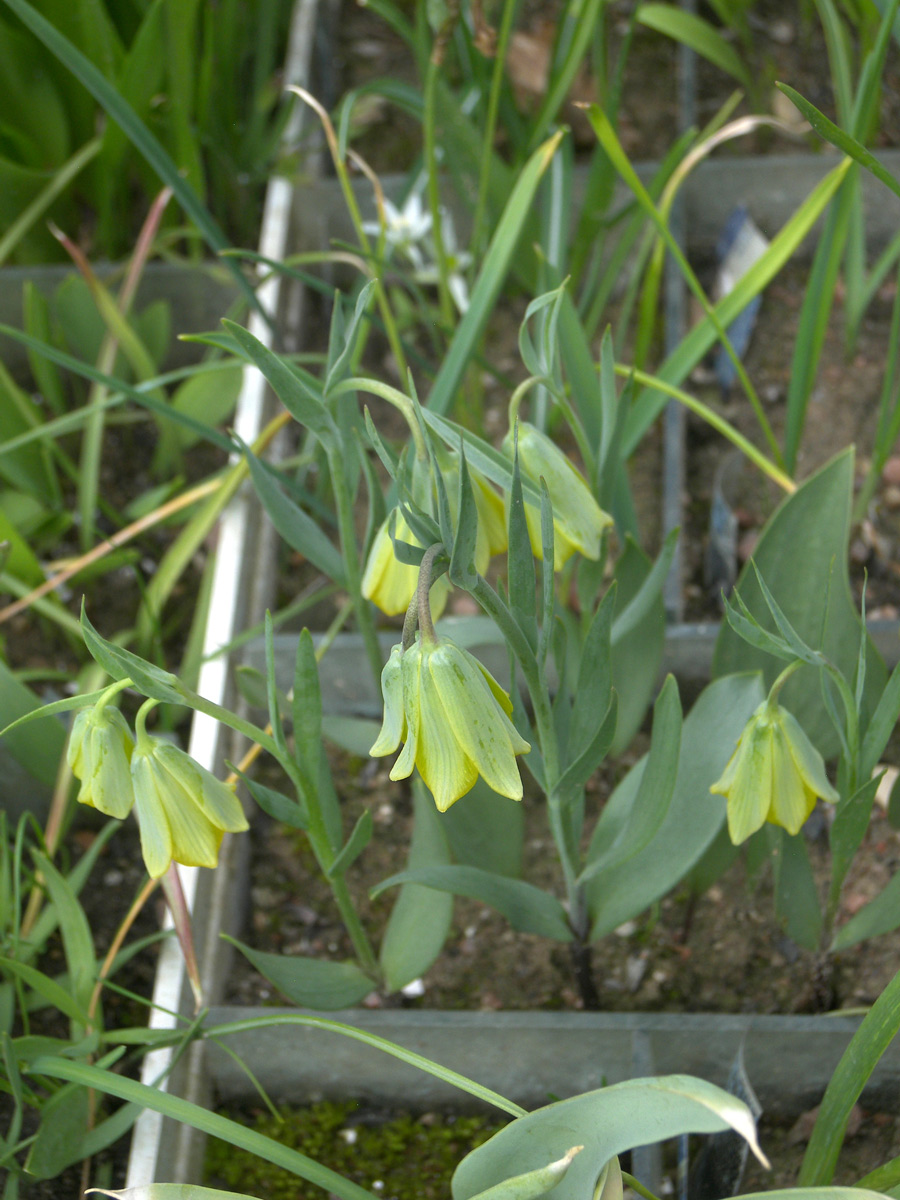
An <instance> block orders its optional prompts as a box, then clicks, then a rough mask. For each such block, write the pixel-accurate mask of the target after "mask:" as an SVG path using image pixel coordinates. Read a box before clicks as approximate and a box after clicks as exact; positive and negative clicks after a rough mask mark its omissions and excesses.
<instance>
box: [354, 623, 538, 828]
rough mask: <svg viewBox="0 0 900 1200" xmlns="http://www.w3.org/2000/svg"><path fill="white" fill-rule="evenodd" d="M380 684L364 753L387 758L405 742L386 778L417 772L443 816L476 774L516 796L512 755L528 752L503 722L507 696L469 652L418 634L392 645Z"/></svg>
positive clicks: (518, 790)
mask: <svg viewBox="0 0 900 1200" xmlns="http://www.w3.org/2000/svg"><path fill="white" fill-rule="evenodd" d="M381 679H382V691H383V694H384V704H385V713H384V723H383V725H382V729H381V733H380V734H379V736H378V738H377V740H376V742H375V744H374V745H373V747H372V749H371V750H370V751H369V753H370V754H372V755H374V756H375V757H378V756H380V755H385V754H392V753H393V752H394V751H395V750H396V749H397V747H398V746H399V745H400V743H401V741H403V742H405V746H404V748H403V751H402V753H401V754H400V756H399V757H398V759H397V761H396V762H395V763H394V766H393V768H392V770H391V779H406V778H407V777H408V776H409V775H411V774H412V770H413V767H418V768H419V774H420V775H421V776H422V779H423V780H424V782H425V784H426V786H427V787H428V789H429V790H430V791H431V794H432V795H433V796H434V801H435V804H436V805H437V807H438V808H439V809H440V811H441V812H445V811H446V810H447V809H448V808H449V807H450V805H451V804H453V803H455V802H456V801H457V800H458V799H459V798H460V796H464V795H465V794H466V792H467V791H469V789H470V788H471V787H472V786H473V784H474V783H475V780H476V779H477V778H478V776H479V775H481V776H482V778H483V779H484V781H485V783H486V784H487V785H488V786H489V787H491V788H493V790H494V791H495V792H499V794H500V795H501V796H508V797H509V798H510V799H511V800H521V799H522V780H521V777H520V775H519V769H518V766H517V764H516V755H517V754H526V753H527V752H528V751H529V750H530V749H531V747H530V745H529V744H528V742H526V741H525V740H524V739H523V738H522V737H521V736H520V734H519V731H518V730H517V729H516V727H515V725H513V723H512V721H511V720H510V719H509V718H510V714H511V713H512V704H511V703H510V699H509V696H508V695H507V694H506V692H505V691H504V690H503V688H501V687H500V685H499V684H498V683H497V681H496V680H495V679H494V677H493V676H492V675H491V674H490V673H489V672H488V671H486V670H485V669H484V667H483V666H482V665H481V663H480V662H478V660H477V659H476V658H473V657H472V655H471V654H469V653H468V651H466V650H463V649H462V648H461V647H460V646H457V645H456V644H455V643H454V642H451V641H449V640H448V639H447V638H439V639H437V640H436V641H430V640H428V639H423V638H422V637H421V635H420V636H419V637H418V639H417V640H416V642H415V643H414V644H413V645H412V646H410V647H409V649H408V650H406V651H401V649H400V647H399V646H395V647H394V649H393V650H392V651H391V657H390V659H389V660H388V662H387V664H386V665H385V668H384V671H383V672H382V677H381Z"/></svg>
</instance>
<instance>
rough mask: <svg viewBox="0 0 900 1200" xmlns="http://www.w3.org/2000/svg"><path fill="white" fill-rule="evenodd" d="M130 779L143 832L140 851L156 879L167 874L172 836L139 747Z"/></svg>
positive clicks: (149, 872)
mask: <svg viewBox="0 0 900 1200" xmlns="http://www.w3.org/2000/svg"><path fill="white" fill-rule="evenodd" d="M131 779H132V784H133V786H134V799H135V806H136V808H137V816H138V825H139V826H140V831H141V853H142V854H143V856H144V863H145V865H146V867H147V872H148V874H149V875H150V876H151V877H152V878H153V879H158V878H159V876H160V875H164V874H165V873H166V871H167V870H168V868H169V864H170V863H171V861H172V835H171V833H170V832H169V822H168V818H167V817H166V812H165V809H164V808H163V806H162V803H161V801H160V799H159V796H158V795H157V792H156V785H155V782H154V778H153V772H152V770H151V768H150V764H149V763H148V761H147V755H146V754H144V753H142V752H140V751H138V750H136V751H135V752H134V754H133V755H132V759H131Z"/></svg>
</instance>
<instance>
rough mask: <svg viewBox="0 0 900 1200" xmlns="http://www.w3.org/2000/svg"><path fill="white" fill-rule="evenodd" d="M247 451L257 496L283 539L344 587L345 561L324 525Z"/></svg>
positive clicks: (247, 448)
mask: <svg viewBox="0 0 900 1200" xmlns="http://www.w3.org/2000/svg"><path fill="white" fill-rule="evenodd" d="M243 452H244V455H245V457H246V459H247V464H248V466H249V467H250V478H251V479H252V480H253V486H254V487H255V489H256V493H257V495H258V496H259V498H260V500H261V502H262V505H263V507H264V508H265V510H266V512H267V513H268V515H269V519H270V520H271V522H272V524H273V525H274V526H275V528H276V530H277V531H278V533H279V534H280V536H281V537H282V538H283V539H284V541H285V542H286V543H287V544H288V545H289V546H290V547H291V548H292V549H293V550H296V551H297V553H298V554H302V555H303V557H304V558H307V559H309V561H310V562H311V563H312V564H313V566H315V567H317V568H318V569H319V570H320V571H321V572H322V573H323V574H324V575H327V576H328V578H329V579H331V580H333V581H334V582H335V583H338V584H343V583H344V560H343V559H342V558H341V555H340V551H338V550H337V549H336V548H335V546H334V545H333V543H332V542H330V541H329V539H328V538H327V537H326V535H325V534H324V533H323V532H322V528H321V526H320V525H319V524H317V523H316V522H315V521H314V520H313V519H312V517H310V516H309V514H308V513H305V512H304V511H303V509H302V508H301V507H300V506H299V505H298V504H295V503H294V501H293V500H292V499H291V498H290V496H288V495H287V494H286V493H285V492H284V491H283V490H282V488H281V486H280V485H279V483H278V482H277V481H276V478H275V476H274V474H273V473H272V471H271V470H270V469H269V468H268V467H267V466H266V465H265V463H263V462H262V461H261V460H260V459H258V458H257V457H256V455H255V454H254V453H253V451H252V450H251V449H250V448H249V446H244V447H243Z"/></svg>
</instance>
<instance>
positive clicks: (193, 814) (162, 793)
mask: <svg viewBox="0 0 900 1200" xmlns="http://www.w3.org/2000/svg"><path fill="white" fill-rule="evenodd" d="M153 703H155V702H154V701H150V702H149V706H152V704H153ZM147 707H148V705H144V706H142V708H141V709H140V711H139V712H138V716H137V721H136V732H137V744H136V745H135V747H134V752H133V753H132V756H131V778H132V784H133V787H134V800H135V805H136V807H137V815H138V823H139V825H140V829H141V853H142V854H143V856H144V862H145V864H146V866H147V871H148V873H149V874H150V875H151V876H152V877H153V878H157V877H159V876H160V875H164V874H165V872H166V871H167V870H168V868H169V865H170V864H171V863H172V862H173V861H174V862H177V863H182V864H183V865H184V866H187V867H214V866H215V865H216V863H217V862H218V860H219V848H220V846H221V845H222V838H223V836H224V834H226V833H240V832H242V831H244V830H245V829H248V828H249V826H248V824H247V818H246V817H245V816H244V810H243V808H242V807H241V803H240V801H239V800H238V798H237V796H236V795H235V794H234V787H233V786H231V785H229V784H226V783H222V782H221V781H220V780H218V779H216V777H215V776H214V775H212V774H211V773H210V772H209V771H207V770H206V768H205V767H201V766H200V764H199V763H198V762H195V760H194V759H193V758H191V756H190V755H189V754H187V753H185V751H184V750H180V749H179V748H178V747H177V746H174V745H173V744H172V743H171V742H168V741H166V740H165V739H164V738H161V737H154V736H152V735H151V734H148V733H147V732H146V730H145V728H144V720H145V719H146V714H145V708H147Z"/></svg>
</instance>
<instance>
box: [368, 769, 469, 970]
mask: <svg viewBox="0 0 900 1200" xmlns="http://www.w3.org/2000/svg"><path fill="white" fill-rule="evenodd" d="M450 811H451V812H455V806H454V808H453V809H451V810H450ZM413 813H414V823H413V834H412V840H411V842H410V846H409V858H408V866H409V868H410V869H412V870H418V869H421V868H427V867H431V866H440V865H445V864H447V863H449V861H450V853H449V849H448V846H447V839H446V837H445V835H444V830H443V828H442V826H441V819H440V817H439V815H438V812H437V809H436V808H435V806H434V801H433V800H432V798H431V796H430V795H429V794H428V792H427V789H426V788H425V786H424V784H423V783H422V782H421V780H418V779H417V780H416V781H415V783H414V784H413ZM452 919H453V896H452V895H451V894H450V893H449V892H439V891H436V890H435V889H434V888H426V887H422V886H421V885H419V884H415V883H405V884H403V886H402V887H401V888H400V891H399V893H398V895H397V899H396V900H395V901H394V907H393V908H392V909H391V915H390V917H389V918H388V923H387V928H386V929H385V932H384V937H383V938H382V941H381V949H380V951H379V955H378V958H379V962H380V964H381V968H382V970H383V971H384V977H385V983H386V984H387V986H388V988H389V989H390V990H391V991H398V990H399V989H400V988H403V987H405V986H406V985H407V984H408V983H411V982H412V981H413V980H414V979H418V978H419V976H421V975H424V974H425V972H426V971H427V970H428V968H429V967H430V966H431V965H432V963H433V962H434V961H435V959H436V958H437V957H438V955H439V954H440V952H441V950H442V949H443V946H444V942H445V941H446V940H447V934H448V933H449V932H450V923H451V921H452Z"/></svg>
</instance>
